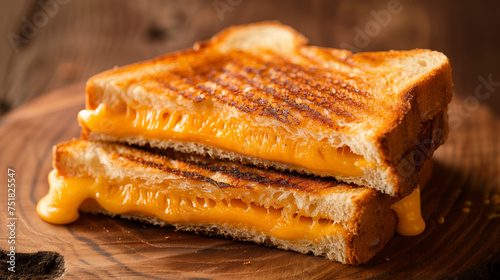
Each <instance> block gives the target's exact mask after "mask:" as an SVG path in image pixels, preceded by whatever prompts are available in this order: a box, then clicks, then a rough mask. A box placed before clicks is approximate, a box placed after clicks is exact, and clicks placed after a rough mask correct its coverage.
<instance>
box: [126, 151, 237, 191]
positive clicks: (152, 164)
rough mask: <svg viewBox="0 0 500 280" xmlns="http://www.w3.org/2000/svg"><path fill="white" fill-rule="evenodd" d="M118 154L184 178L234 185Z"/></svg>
mask: <svg viewBox="0 0 500 280" xmlns="http://www.w3.org/2000/svg"><path fill="white" fill-rule="evenodd" d="M118 156H119V157H122V158H125V159H127V160H130V161H132V162H135V163H137V164H139V165H143V166H146V167H151V168H155V169H158V170H162V171H165V172H169V173H172V174H175V175H177V176H181V177H184V178H187V179H192V180H196V181H202V182H207V183H210V184H212V185H214V186H217V187H219V188H226V187H235V186H234V185H231V184H228V183H224V182H219V181H215V180H213V179H212V178H209V177H206V176H203V175H201V174H199V173H195V172H192V171H183V170H180V169H176V168H171V167H168V166H166V165H164V164H161V163H157V162H154V161H148V160H145V159H143V158H140V157H135V156H132V155H128V154H119V155H118ZM170 159H172V158H170ZM172 160H173V159H172Z"/></svg>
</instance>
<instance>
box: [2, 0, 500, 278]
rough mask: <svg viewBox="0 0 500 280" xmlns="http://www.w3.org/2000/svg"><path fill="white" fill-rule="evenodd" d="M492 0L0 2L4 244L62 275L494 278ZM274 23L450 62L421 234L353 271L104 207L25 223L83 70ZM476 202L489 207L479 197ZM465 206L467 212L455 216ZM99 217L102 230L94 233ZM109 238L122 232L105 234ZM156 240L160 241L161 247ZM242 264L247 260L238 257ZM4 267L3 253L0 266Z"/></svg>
mask: <svg viewBox="0 0 500 280" xmlns="http://www.w3.org/2000/svg"><path fill="white" fill-rule="evenodd" d="M391 3H392V4H397V5H396V7H397V9H396V10H397V11H399V12H397V13H394V10H390V9H389V8H388V7H389V5H391ZM499 8H500V2H499V1H493V0H490V1H482V2H481V3H475V4H471V3H470V2H466V1H451V0H446V1H439V2H438V1H423V0H422V1H420V0H419V1H410V0H408V1H406V0H401V1H394V0H377V1H370V2H368V3H367V2H361V1H351V0H343V1H326V0H325V1H322V0H315V1H308V2H305V1H298V0H295V1H285V0H282V1H281V0H280V1H266V0H252V1H250V0H214V1H212V0H210V1H196V0H190V1H119V0H108V1H99V0H89V1H68V0H44V1H36V0H32V1H1V2H0V15H1V16H0V23H1V24H0V34H2V35H3V36H4V37H3V38H4V40H1V41H0V50H1V52H0V81H1V82H0V89H1V90H0V143H1V146H0V150H1V153H0V155H1V159H0V166H1V168H0V170H6V169H7V168H8V167H12V168H14V169H15V170H16V172H17V175H16V176H18V177H17V178H18V180H20V181H19V185H18V187H19V198H20V199H22V200H21V206H22V207H21V208H20V209H22V210H20V211H21V212H18V214H19V215H20V217H24V218H25V219H24V221H23V222H22V223H19V224H18V225H19V227H18V228H17V235H18V236H17V237H18V238H19V239H18V240H19V247H18V251H17V253H23V252H25V253H33V252H36V251H39V250H49V251H55V252H59V253H61V254H62V255H63V256H64V257H65V261H66V264H65V267H66V275H67V276H73V277H75V278H78V277H79V278H98V277H100V278H111V277H113V276H114V277H119V276H136V277H138V278H142V277H144V276H151V277H157V278H161V277H162V276H164V277H169V278H173V277H178V276H179V277H183V278H190V277H200V278H216V279H222V278H235V277H246V278H263V277H266V276H275V277H276V278H294V277H295V278H304V277H305V278H317V279H321V278H327V277H328V278H341V277H351V278H370V277H387V278H401V277H406V278H415V277H421V278H425V279H427V278H429V277H431V276H434V278H443V277H449V278H452V277H455V276H462V277H468V276H471V275H477V274H480V275H481V276H483V278H484V277H494V276H498V273H499V272H498V264H499V255H498V254H499V244H500V240H499V238H498V236H499V233H500V232H499V230H500V229H499V222H498V218H495V217H496V216H494V215H495V213H498V210H499V209H498V207H497V206H496V205H497V204H494V199H493V198H494V197H495V196H494V195H495V194H498V193H499V192H500V172H499V171H500V146H499V143H500V134H499V133H498V131H499V130H500V124H499V116H498V115H499V113H500V94H498V92H499V91H500V67H499V65H500V56H499V55H498V50H499V49H500V37H499V36H498V34H500V24H499V21H498V10H499ZM390 11H393V12H390ZM387 12H389V14H387ZM384 15H386V16H387V15H388V17H385V18H384V17H383V16H384ZM273 19H277V20H280V21H282V22H283V23H286V24H289V25H291V26H293V27H294V28H296V29H297V30H299V31H300V32H302V33H303V34H304V35H306V36H307V37H308V38H309V39H310V42H311V44H313V45H320V46H326V47H347V48H351V49H353V50H355V51H376V50H388V49H411V48H430V49H436V50H439V51H442V52H444V53H445V54H446V55H447V56H448V57H449V58H450V61H451V64H452V68H453V78H454V91H455V95H456V96H457V97H458V98H457V99H456V100H455V101H454V103H453V106H451V107H450V125H451V128H452V131H451V134H450V138H449V140H448V142H447V143H446V144H445V145H444V146H443V147H442V148H441V149H440V150H439V151H438V153H437V155H436V168H435V173H434V175H433V180H432V184H431V186H433V191H432V192H428V193H425V194H424V196H423V200H424V203H425V204H426V205H428V206H429V205H430V206H431V207H430V208H425V209H424V210H423V211H424V216H425V217H426V219H427V220H428V222H429V228H428V229H427V230H426V232H425V233H424V234H423V235H422V236H420V237H417V238H403V237H400V236H396V237H395V238H394V239H393V240H392V241H391V242H390V243H389V244H388V246H387V247H386V248H385V249H384V250H383V251H382V252H381V253H380V254H379V255H377V256H376V257H375V258H374V259H373V260H372V261H370V262H369V263H368V264H366V265H364V266H361V267H358V268H352V267H349V266H343V265H339V264H331V263H329V262H325V260H322V259H321V258H316V257H313V256H302V255H300V254H294V253H290V252H282V251H280V250H276V249H269V248H263V247H260V246H256V245H253V244H249V243H240V242H234V241H230V240H225V239H218V238H206V237H199V236H196V235H193V234H189V233H175V232H172V231H170V230H168V229H157V228H155V227H150V226H146V227H145V228H142V226H137V225H136V224H134V223H132V222H127V221H120V220H111V221H110V219H108V218H104V217H91V216H83V217H82V219H81V220H79V221H78V222H77V223H75V224H72V225H70V226H66V227H55V226H51V225H46V224H44V223H41V221H39V220H37V217H36V215H34V213H33V209H34V205H35V203H36V201H37V200H38V199H39V198H40V197H41V196H42V195H43V194H44V192H46V189H47V182H46V178H45V177H46V173H47V172H48V170H49V169H50V160H51V155H50V150H51V146H52V145H53V144H56V143H58V142H61V141H65V140H69V139H71V138H72V137H77V136H78V134H79V129H78V126H77V124H76V120H75V114H76V112H77V111H78V110H79V109H81V108H82V106H83V83H84V81H85V80H87V79H88V78H89V77H90V76H91V75H93V74H95V73H98V72H100V71H103V70H105V69H108V68H111V67H113V66H115V65H124V64H128V63H131V62H135V61H139V60H143V59H148V58H152V57H154V56H157V55H159V54H162V53H165V52H169V51H174V50H178V49H182V48H186V47H189V46H191V45H192V44H193V43H194V42H196V41H199V40H203V39H207V38H209V37H210V36H212V35H213V34H214V33H216V32H218V31H219V30H221V29H223V28H224V27H227V26H230V25H233V24H242V23H249V22H255V21H261V20H273ZM370 26H371V28H374V29H370ZM377 26H378V27H379V28H378V29H377ZM360 33H362V34H363V35H359V34H360ZM363 36H364V37H363ZM362 37H363V38H362ZM362 39H364V40H362ZM69 85H73V86H70V87H67V86H69ZM54 90H55V91H54ZM42 95H44V96H42ZM40 96H42V97H41V99H36V98H37V97H40ZM31 100H33V102H30V101H31ZM23 104H24V105H23ZM9 112H10V113H9ZM46 119H49V120H50V121H46ZM6 175H7V174H6V172H2V173H0V180H1V181H2V182H6V181H7V177H6ZM1 189H3V190H5V189H6V188H3V187H2V188H1ZM485 198H489V199H490V204H485V203H484V201H485ZM468 201H470V203H471V205H470V207H469V206H468V205H466V204H468V203H469V202H468ZM5 204H6V197H5V196H4V195H0V207H2V209H1V210H0V219H2V220H5V219H6V215H7V212H6V208H5V206H4V205H5ZM464 208H469V209H470V212H469V213H464V212H463V209H464ZM441 217H443V218H444V223H442V224H441V223H440V222H442V220H441V219H440V218H441ZM107 223H109V224H110V227H109V228H105V229H103V228H102V224H107ZM93 224H95V225H99V227H100V228H97V227H93V226H92V225H93ZM91 227H92V228H91ZM128 229H132V230H130V232H128V231H129V230H128ZM89 232H91V233H89ZM6 236H7V228H6V227H4V226H3V227H1V228H0V249H2V250H6V249H8V246H7V237H6ZM96 236H98V237H99V238H100V239H95V237H96ZM116 236H120V237H119V238H122V240H115V239H114V238H115V237H116ZM165 236H169V237H170V238H169V239H168V240H167V239H165ZM118 241H120V242H118ZM434 242H435V243H434ZM117 243H119V246H115V245H116V244H117ZM113 248H114V249H113ZM158 248H166V250H162V254H163V255H159V254H158V253H157V250H158ZM401 248H403V249H404V250H403V251H401V252H398V249H401ZM130 252H133V254H132V255H129V254H128V253H130ZM89 256H92V257H91V258H87V257H89ZM95 256H97V257H95ZM18 257H19V259H23V256H22V255H18ZM44 257H45V259H44V260H45V261H47V263H48V264H50V265H47V267H52V268H53V271H56V272H57V268H58V266H57V265H56V264H57V260H58V258H54V255H46V256H44ZM275 257H278V258H281V259H282V261H281V262H280V263H281V265H276V263H273V262H271V260H272V259H273V258H275ZM386 257H387V258H389V259H390V261H388V262H387V261H386V260H385V258H386ZM3 258H5V255H4V254H2V255H1V257H0V259H2V260H3ZM248 260H250V264H249V265H244V264H243V263H245V262H246V261H248ZM124 263H125V264H127V265H125V266H123V264H124ZM28 264H30V263H29V262H26V263H25V265H28ZM3 265H5V263H4V262H3V261H2V264H1V265H0V268H2V270H1V271H2V272H3ZM1 275H2V274H1V273H0V277H1ZM68 278H71V277H68Z"/></svg>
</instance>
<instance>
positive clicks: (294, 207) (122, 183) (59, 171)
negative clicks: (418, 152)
mask: <svg viewBox="0 0 500 280" xmlns="http://www.w3.org/2000/svg"><path fill="white" fill-rule="evenodd" d="M53 165H54V170H53V171H52V172H51V173H50V175H49V182H50V190H49V193H48V194H47V195H46V196H45V197H44V198H43V199H42V200H40V202H39V203H38V205H37V212H38V214H39V215H40V216H41V217H42V218H43V219H44V220H46V221H48V222H51V223H55V224H65V223H71V222H73V221H75V220H76V219H78V216H79V210H80V211H83V212H88V213H102V214H107V215H111V216H115V215H119V216H120V217H122V218H127V219H133V220H139V221H143V222H147V223H152V224H156V225H162V226H164V225H171V226H174V227H175V228H176V229H180V230H188V231H196V232H205V233H208V234H214V235H223V236H230V237H233V238H236V239H240V240H247V241H254V242H257V243H260V244H266V245H270V246H276V247H279V248H282V249H286V250H293V251H297V252H301V253H310V252H311V253H313V254H315V255H319V256H324V257H326V258H328V259H331V260H335V261H339V262H341V263H345V264H353V265H357V264H361V263H364V262H366V261H367V260H369V259H370V258H371V257H372V256H373V255H375V254H376V253H377V252H378V251H380V250H381V248H382V247H383V246H384V245H385V244H386V243H387V242H388V241H389V239H390V238H391V237H392V236H393V234H394V231H395V228H396V215H395V213H394V212H393V211H392V210H391V205H392V204H393V203H394V202H396V199H395V198H394V197H390V196H388V195H384V194H382V193H380V192H378V191H375V190H374V189H370V188H365V187H358V186H355V185H352V184H344V183H339V182H337V181H336V180H334V179H332V178H318V177H313V176H308V175H301V174H298V173H284V172H279V171H274V170H263V169H260V168H256V167H251V166H245V165H242V164H240V163H236V162H230V161H221V160H214V159H211V158H209V157H202V156H197V155H193V154H183V153H179V152H175V151H173V150H170V149H166V150H157V149H152V148H144V147H143V148H138V147H131V146H128V145H123V144H118V143H106V142H99V141H86V140H76V141H72V142H68V143H63V144H59V145H57V146H55V147H54V162H53Z"/></svg>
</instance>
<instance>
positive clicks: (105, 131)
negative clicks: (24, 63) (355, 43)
mask: <svg viewBox="0 0 500 280" xmlns="http://www.w3.org/2000/svg"><path fill="white" fill-rule="evenodd" d="M86 94H87V105H86V109H85V110H83V111H82V112H80V114H79V122H80V123H81V125H82V127H83V132H82V137H83V138H84V139H88V140H103V141H112V142H122V143H127V144H131V145H140V146H146V145H148V146H151V147H155V148H161V149H167V148H172V149H175V150H177V151H181V152H185V153H195V154H199V155H208V156H210V157H212V158H221V159H230V160H237V161H239V162H241V163H244V164H253V165H257V166H260V167H265V168H267V167H273V168H277V169H281V170H288V171H296V172H299V173H302V174H312V175H317V176H324V177H326V176H333V177H335V178H337V179H338V180H340V181H343V182H347V183H355V184H357V185H362V186H366V187H369V188H374V189H376V190H379V191H381V192H383V193H386V194H389V195H390V196H395V197H403V196H406V195H408V194H410V193H411V192H412V190H413V188H414V187H415V185H416V184H417V174H418V171H419V169H420V168H421V167H422V164H423V162H424V161H425V160H426V159H428V158H429V157H430V156H431V155H432V153H433V152H434V150H435V149H436V148H437V147H439V145H441V144H442V143H443V142H444V140H445V139H446V136H447V126H446V123H447V120H446V107H447V104H448V103H449V102H450V101H451V98H452V80H451V68H450V64H449V61H448V59H447V58H446V56H445V55H443V54H442V53H440V52H436V51H430V50H411V51H389V52H370V53H357V54H352V53H351V52H349V51H345V50H337V49H327V48H320V47H313V46H309V45H307V40H306V39H305V38H304V37H303V36H302V35H301V34H299V33H297V32H296V31H295V30H293V29H292V28H290V27H287V26H284V25H282V24H279V23H276V22H264V23H257V24H250V25H245V26H237V27H231V28H228V29H226V30H224V31H222V32H220V33H219V34H217V35H216V36H214V37H213V38H211V39H210V40H208V41H205V42H201V43H197V44H195V45H194V47H193V48H191V49H187V50H184V51H179V52H175V53H170V54H167V55H164V56H161V57H158V58H156V59H153V60H150V61H145V62H141V63H137V64H133V65H129V66H125V67H121V68H116V69H113V70H110V71H106V72H104V73H101V74H98V75H96V76H94V77H92V78H91V79H90V80H89V81H88V83H87V89H86ZM422 143H423V144H422ZM344 260H345V259H344Z"/></svg>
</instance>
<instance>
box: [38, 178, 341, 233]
mask: <svg viewBox="0 0 500 280" xmlns="http://www.w3.org/2000/svg"><path fill="white" fill-rule="evenodd" d="M49 184H50V191H49V193H48V194H47V195H46V196H45V197H44V198H42V199H41V200H40V201H39V202H38V205H37V213H38V215H39V216H40V217H41V218H42V219H44V220H45V221H47V222H49V223H54V224H66V223H71V222H73V221H75V220H77V219H78V217H79V213H78V209H79V207H80V205H81V204H82V203H83V202H84V201H85V200H87V199H94V200H95V201H96V202H97V203H98V204H99V205H100V206H101V207H102V208H104V210H106V211H108V212H110V213H113V214H118V215H119V214H138V215H145V216H149V217H158V218H160V219H162V220H164V221H166V222H169V223H181V224H182V223H187V224H191V225H195V224H216V225H222V226H229V227H234V228H239V229H247V230H257V231H260V232H263V233H265V234H266V235H268V236H273V237H276V238H281V239H285V240H300V239H307V240H312V241H315V242H319V241H320V240H321V239H322V238H324V237H327V236H332V235H336V234H343V233H344V232H345V231H346V229H344V228H343V227H342V226H341V225H338V224H335V223H334V222H333V221H332V220H329V219H324V218H320V217H305V216H297V215H293V216H285V215H283V213H282V211H281V209H275V208H272V207H270V208H266V207H263V206H259V205H256V204H255V203H245V202H243V201H242V200H241V199H229V198H228V199H223V200H220V201H217V200H216V199H212V198H205V197H200V196H199V195H196V194H194V193H189V192H188V191H183V192H177V193H176V192H166V191H165V189H164V188H160V187H156V188H146V187H141V185H140V184H138V183H137V182H122V183H119V184H112V183H111V184H110V183H109V182H107V181H105V180H100V179H94V178H90V177H85V178H64V177H62V176H59V175H58V174H57V171H56V170H53V171H52V172H51V173H50V174H49Z"/></svg>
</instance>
